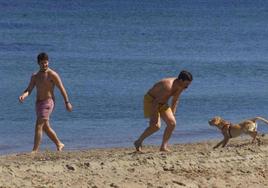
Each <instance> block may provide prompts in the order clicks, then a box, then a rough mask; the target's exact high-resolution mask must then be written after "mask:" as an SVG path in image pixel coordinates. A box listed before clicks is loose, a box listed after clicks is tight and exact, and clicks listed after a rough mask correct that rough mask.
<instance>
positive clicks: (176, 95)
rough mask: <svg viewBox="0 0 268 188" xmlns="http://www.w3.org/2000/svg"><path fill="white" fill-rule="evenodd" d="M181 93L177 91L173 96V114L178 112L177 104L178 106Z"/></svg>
mask: <svg viewBox="0 0 268 188" xmlns="http://www.w3.org/2000/svg"><path fill="white" fill-rule="evenodd" d="M179 95H180V93H179V92H178V93H176V94H175V95H174V96H173V98H172V101H171V110H172V112H173V114H175V113H176V110H177V106H178V102H179Z"/></svg>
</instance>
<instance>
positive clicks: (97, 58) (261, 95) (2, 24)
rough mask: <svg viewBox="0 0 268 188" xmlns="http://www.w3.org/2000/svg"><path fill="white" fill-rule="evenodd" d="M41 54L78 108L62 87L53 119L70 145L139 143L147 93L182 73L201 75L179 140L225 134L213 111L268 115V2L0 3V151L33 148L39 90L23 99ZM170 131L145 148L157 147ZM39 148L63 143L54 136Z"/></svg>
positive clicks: (187, 97) (187, 99) (234, 118)
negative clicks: (211, 123) (67, 100)
mask: <svg viewBox="0 0 268 188" xmlns="http://www.w3.org/2000/svg"><path fill="white" fill-rule="evenodd" d="M43 51H45V52H47V53H48V54H49V56H50V67H51V68H52V69H54V70H56V71H57V72H58V73H59V75H60V76H61V79H62V81H63V83H64V85H65V88H66V90H67V92H68V94H69V97H70V100H71V102H72V104H73V108H74V109H73V112H71V113H69V112H67V111H66V110H65V106H64V102H63V98H62V96H61V95H60V92H59V91H58V90H57V89H56V108H55V110H54V112H53V114H52V116H51V124H52V127H53V128H54V130H55V131H56V133H57V135H58V137H59V138H60V139H61V141H62V142H64V143H65V145H66V148H65V149H66V150H78V149H89V148H105V147H129V146H132V145H133V144H132V143H133V141H134V140H135V139H137V138H138V136H139V135H140V134H141V133H142V132H143V131H144V129H145V128H146V127H147V126H148V120H147V119H144V118H143V95H144V94H145V93H146V92H147V90H148V89H149V88H150V87H151V86H152V85H153V84H154V83H155V82H157V81H159V80H160V79H162V78H165V77H176V76H177V75H178V74H179V72H180V71H181V70H183V69H186V70H188V71H190V72H191V73H192V74H193V77H194V80H193V82H192V84H191V86H190V87H189V88H188V89H187V90H186V91H185V92H183V94H182V95H181V97H180V103H179V106H178V110H177V113H176V119H177V127H176V130H175V131H174V133H173V135H172V138H171V140H170V143H171V144H175V143H188V142H196V141H202V140H208V139H220V138H221V134H220V133H219V131H218V130H216V129H215V128H213V127H209V125H208V123H207V122H208V120H209V119H210V118H212V117H213V116H215V115H219V116H222V117H224V118H225V119H226V120H229V121H231V122H233V123H237V122H240V121H242V120H244V119H247V118H252V117H255V116H263V117H266V118H268V1H259V0H256V1H247V0H245V1H225V0H209V1H201V0H183V1H179V0H178V1H176V0H169V1H162V0H146V1H143V0H106V1H105V0H91V1H83V0H75V1H63V0H58V1H53V0H47V1H33V0H29V1H21V0H14V1H0V80H1V84H0V106H1V110H0V128H1V129H0V154H6V153H17V152H25V151H31V149H32V146H33V137H34V127H35V110H34V104H35V92H33V93H32V95H31V96H29V97H28V98H27V99H26V101H25V103H23V104H20V103H19V102H18V96H19V95H21V93H22V92H23V91H24V89H25V88H26V87H27V85H28V83H29V80H30V76H31V75H32V73H34V72H36V71H38V68H39V67H38V65H37V63H36V56H37V55H38V53H40V52H43ZM164 128H165V124H164V122H162V128H161V130H160V131H159V132H157V133H156V134H154V135H152V136H151V137H149V138H148V139H147V140H145V143H144V144H150V145H151V144H152V145H159V144H160V143H161V140H162V135H163V131H164ZM258 129H259V131H260V132H261V133H267V132H268V125H266V124H264V123H261V122H260V123H259V127H258ZM41 149H42V150H45V149H49V150H54V149H55V146H54V144H53V143H52V141H51V140H49V139H48V138H47V136H46V135H44V136H43V141H42V144H41Z"/></svg>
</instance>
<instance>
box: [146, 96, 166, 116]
mask: <svg viewBox="0 0 268 188" xmlns="http://www.w3.org/2000/svg"><path fill="white" fill-rule="evenodd" d="M153 100H154V98H153V97H152V96H150V95H149V94H148V93H147V94H146V95H144V101H143V110H144V117H145V118H149V117H151V114H152V103H153ZM169 108H170V107H169V106H168V104H159V106H158V115H160V112H165V111H166V110H168V109H169Z"/></svg>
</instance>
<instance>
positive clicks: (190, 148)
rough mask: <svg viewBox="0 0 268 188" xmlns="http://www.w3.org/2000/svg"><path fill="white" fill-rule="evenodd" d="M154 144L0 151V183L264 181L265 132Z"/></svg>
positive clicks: (145, 184) (224, 183) (143, 184)
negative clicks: (165, 146)
mask: <svg viewBox="0 0 268 188" xmlns="http://www.w3.org/2000/svg"><path fill="white" fill-rule="evenodd" d="M261 140H262V144H261V145H260V146H258V145H257V144H250V143H249V142H250V139H249V138H248V137H246V138H236V139H231V140H230V142H229V143H228V145H227V146H226V147H225V148H219V149H215V150H213V149H212V147H213V146H214V145H215V144H216V143H217V142H219V140H217V141H215V140H208V141H203V142H197V143H188V144H174V145H171V146H170V149H172V152H170V153H163V152H159V147H158V146H145V147H144V153H142V154H141V153H136V152H135V149H134V147H128V148H100V149H90V150H79V151H77V150H76V151H63V152H54V151H49V150H47V151H44V152H40V153H37V154H30V153H18V154H10V155H1V156H0V172H1V175H0V187H1V186H2V187H36V186H37V187H38V186H39V187H40V186H41V187H42V186H44V187H95V188H96V187H135V188H136V187H245V186H248V187H253V186H255V187H268V180H267V179H268V162H267V161H268V136H267V135H266V136H263V137H262V138H261Z"/></svg>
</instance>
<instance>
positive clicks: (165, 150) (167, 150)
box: [160, 148, 171, 153]
mask: <svg viewBox="0 0 268 188" xmlns="http://www.w3.org/2000/svg"><path fill="white" fill-rule="evenodd" d="M160 151H162V152H167V153H168V152H171V150H169V149H167V148H160Z"/></svg>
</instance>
